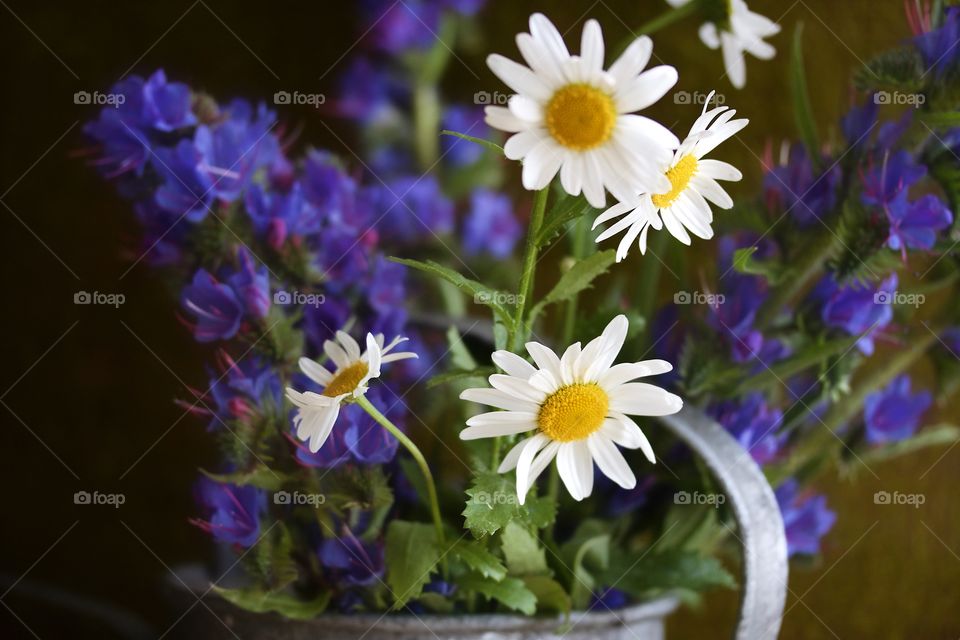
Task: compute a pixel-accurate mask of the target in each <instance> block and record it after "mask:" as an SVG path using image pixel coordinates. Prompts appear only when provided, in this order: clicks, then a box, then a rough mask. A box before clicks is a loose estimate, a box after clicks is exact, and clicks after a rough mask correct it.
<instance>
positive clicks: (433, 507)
mask: <svg viewBox="0 0 960 640" xmlns="http://www.w3.org/2000/svg"><path fill="white" fill-rule="evenodd" d="M357 404H359V405H360V406H361V407H363V410H364V411H366V412H367V413H369V414H370V417H372V418H373V419H374V420H376V421H377V422H378V423H380V426H382V427H383V428H384V429H386V430H387V431H389V432H390V433H391V434H392V435H393V437H394V438H396V439H397V440H399V441H400V444H402V445H403V446H404V448H405V449H406V450H407V451H409V452H410V455H411V456H413V459H414V460H415V461H416V463H417V466H419V467H420V472H421V473H423V479H424V482H425V483H426V485H427V497H428V498H429V500H430V515H431V516H433V526H434V528H436V530H437V544H438V545H439V546H440V549H441V550H445V549H446V543H445V541H444V536H443V520H442V519H441V517H440V501H439V500H438V499H437V486H436V484H434V482H433V474H432V473H430V466H429V465H428V464H427V460H426V459H425V458H424V457H423V454H422V453H421V452H420V449H419V448H417V445H415V444H414V443H413V440H411V439H410V438H408V437H407V434H405V433H404V432H403V431H400V429H399V428H397V426H396V425H395V424H393V423H392V422H390V420H389V418H387V417H386V416H385V415H383V414H382V413H380V410H379V409H377V408H376V407H375V406H373V405H372V404H371V403H370V401H369V400H367V398H366V396H358V397H357ZM441 564H442V566H443V574H444V577H446V574H447V564H446V561H445V560H441Z"/></svg>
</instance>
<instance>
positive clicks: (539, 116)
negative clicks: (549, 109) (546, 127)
mask: <svg viewBox="0 0 960 640" xmlns="http://www.w3.org/2000/svg"><path fill="white" fill-rule="evenodd" d="M507 108H509V109H510V111H511V112H512V113H513V114H514V115H515V116H517V117H518V118H520V119H521V120H523V121H524V122H530V123H539V122H540V121H541V120H543V107H542V106H541V104H540V103H539V102H537V101H536V100H534V99H532V98H529V97H527V96H523V95H514V96H510V100H509V101H508V103H507Z"/></svg>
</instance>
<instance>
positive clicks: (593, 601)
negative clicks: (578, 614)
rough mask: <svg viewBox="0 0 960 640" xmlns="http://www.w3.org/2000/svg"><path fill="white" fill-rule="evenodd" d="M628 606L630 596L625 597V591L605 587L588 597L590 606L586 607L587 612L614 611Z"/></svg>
mask: <svg viewBox="0 0 960 640" xmlns="http://www.w3.org/2000/svg"><path fill="white" fill-rule="evenodd" d="M628 604H630V596H629V595H627V592H626V591H622V590H620V589H617V588H616V587H606V588H604V589H602V590H601V591H599V592H594V593H592V594H591V595H590V605H589V606H588V607H587V611H593V610H595V609H596V610H599V611H607V610H611V611H616V610H617V609H623V608H624V607H625V606H627V605H628Z"/></svg>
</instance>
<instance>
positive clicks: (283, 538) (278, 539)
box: [253, 522, 298, 591]
mask: <svg viewBox="0 0 960 640" xmlns="http://www.w3.org/2000/svg"><path fill="white" fill-rule="evenodd" d="M292 551H293V539H292V537H291V536H290V531H289V529H287V527H286V526H285V525H284V524H283V523H282V522H278V523H277V524H275V525H274V526H273V527H271V528H270V530H269V532H268V534H267V535H265V536H263V537H262V538H261V539H260V541H259V542H258V543H257V546H256V547H255V548H254V550H253V560H254V562H255V563H256V566H257V575H258V577H259V579H260V582H262V583H264V584H266V585H267V586H269V588H270V590H271V591H279V590H280V589H283V588H284V587H287V586H288V585H290V584H292V583H293V582H294V581H295V580H296V579H297V576H298V571H297V564H296V562H294V560H293V555H292Z"/></svg>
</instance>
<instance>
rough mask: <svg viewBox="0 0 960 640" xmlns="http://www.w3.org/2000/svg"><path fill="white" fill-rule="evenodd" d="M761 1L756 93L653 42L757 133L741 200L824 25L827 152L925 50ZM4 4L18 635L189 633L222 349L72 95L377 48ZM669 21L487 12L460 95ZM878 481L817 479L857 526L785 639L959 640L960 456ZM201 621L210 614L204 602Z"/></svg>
mask: <svg viewBox="0 0 960 640" xmlns="http://www.w3.org/2000/svg"><path fill="white" fill-rule="evenodd" d="M750 4H751V8H753V9H754V10H756V11H758V12H760V13H763V14H764V15H767V16H769V17H771V18H772V19H774V20H776V21H777V22H779V23H780V24H781V25H782V27H783V31H782V32H781V34H780V35H778V36H776V37H774V38H773V44H774V45H775V46H776V47H777V49H778V57H777V58H776V59H775V60H774V61H773V62H769V63H763V62H759V61H756V60H753V59H750V61H749V62H748V83H747V87H746V89H745V90H743V91H740V92H737V91H736V90H734V89H733V88H732V87H731V86H730V85H729V83H728V82H727V81H726V80H725V79H721V77H722V74H723V69H722V63H721V59H720V56H719V54H717V53H714V52H712V51H709V50H708V49H706V48H705V47H704V46H703V45H702V44H701V43H700V41H699V39H697V37H696V28H697V26H698V25H697V24H696V23H695V22H694V21H691V20H687V21H683V22H680V23H678V24H675V25H673V26H671V27H669V28H667V29H664V30H663V31H661V32H659V33H657V34H656V35H655V36H654V42H655V53H656V55H657V56H658V57H659V58H660V59H662V60H663V61H666V62H668V63H670V64H673V65H675V66H677V67H678V69H679V71H680V83H679V85H678V86H677V89H678V90H686V91H690V92H694V91H702V92H706V91H709V90H710V89H712V88H716V89H718V90H719V91H720V92H721V93H724V94H725V95H726V97H727V104H730V105H732V106H734V107H736V108H738V109H739V110H740V112H741V113H742V114H744V115H745V116H747V117H749V118H750V119H751V121H752V122H751V125H750V127H748V128H747V129H746V130H745V131H744V133H743V134H741V135H740V136H739V137H740V140H741V141H742V143H743V144H739V145H738V144H736V143H731V144H728V145H726V146H725V148H724V150H723V154H722V155H723V156H724V158H723V159H725V160H728V161H730V162H732V163H734V164H735V165H737V166H738V167H742V168H743V169H744V174H745V176H746V179H745V181H744V183H743V184H741V185H739V186H738V187H737V188H736V189H734V190H733V193H734V196H735V197H736V194H737V193H742V194H745V193H749V192H750V190H751V189H755V188H756V187H757V185H758V183H759V176H760V164H759V157H761V156H762V154H763V150H764V148H765V146H766V145H768V144H771V143H772V144H774V145H776V146H779V143H780V142H781V141H782V140H783V139H785V138H789V137H792V136H794V134H795V129H794V125H793V119H792V113H791V106H790V101H789V99H788V79H787V77H786V70H787V55H786V52H787V51H788V47H789V43H790V38H791V34H792V32H793V29H794V27H795V25H796V24H797V23H798V22H803V23H804V25H805V31H804V38H805V48H806V53H807V69H808V80H809V83H810V87H811V94H812V100H813V107H814V110H815V112H816V114H817V119H818V124H819V126H820V129H821V131H822V132H824V137H827V136H828V135H830V134H831V133H835V132H836V130H837V120H838V118H839V116H840V115H841V114H842V113H843V112H844V111H845V110H846V109H847V107H848V106H849V105H850V104H851V101H852V94H851V93H850V89H849V82H848V81H849V78H850V77H851V75H852V73H853V72H855V71H856V69H857V68H858V67H860V66H861V65H862V64H863V63H864V61H866V60H867V59H868V58H869V57H870V56H871V55H872V54H873V53H875V52H877V51H880V50H882V49H884V48H886V47H889V46H891V45H894V44H896V43H898V42H900V41H902V40H904V39H905V38H907V37H909V35H910V34H909V29H908V27H907V24H906V22H905V20H904V17H903V15H904V14H903V3H902V2H901V1H900V0H844V1H843V2H837V1H836V0H797V1H796V2H791V1H790V0H779V1H774V0H767V1H763V0H754V1H753V2H751V3H750ZM0 5H2V8H0V24H2V25H3V27H4V29H3V37H2V38H0V54H2V55H0V60H2V64H3V66H4V78H5V80H6V82H5V92H6V95H7V98H6V99H5V100H3V101H2V102H0V110H2V114H0V115H2V117H0V127H2V140H3V143H2V149H3V150H2V159H0V204H2V205H3V206H2V210H0V220H2V224H3V233H2V234H0V243H2V253H3V255H4V258H5V260H6V264H5V267H4V269H3V272H2V287H3V291H5V292H6V299H7V301H8V303H7V312H6V313H5V314H4V315H3V320H4V322H5V323H6V327H5V331H4V333H3V335H4V337H5V340H4V348H3V353H4V358H3V360H4V367H3V373H2V379H0V393H2V395H0V401H2V404H3V407H0V416H2V421H3V429H2V438H3V449H2V450H3V451H4V452H5V460H4V465H3V466H4V472H5V476H6V477H5V482H4V483H3V486H4V491H5V494H6V496H5V500H4V504H3V506H4V509H3V512H4V522H5V525H4V526H3V527H2V528H0V548H2V549H3V550H4V552H3V554H2V561H0V580H2V582H0V591H2V592H3V595H2V597H0V603H2V604H3V605H4V608H3V609H0V636H2V637H4V638H28V637H37V638H42V639H44V640H46V638H53V637H65V636H66V635H67V634H68V633H69V634H70V636H71V637H110V636H109V634H108V632H107V631H106V630H104V627H103V626H102V625H97V624H94V623H92V622H90V620H89V619H88V618H86V617H84V616H82V615H78V614H76V615H75V614H72V613H70V612H69V611H68V610H69V609H70V608H71V607H73V606H80V607H87V606H88V605H89V604H90V603H94V604H98V605H103V606H108V607H110V608H111V610H113V609H112V608H116V611H129V612H133V613H135V614H136V615H137V616H139V617H140V618H142V619H143V620H144V621H146V622H147V623H148V624H149V625H151V626H152V627H154V628H155V629H156V630H157V635H158V636H159V635H160V634H161V633H164V631H169V636H171V637H176V636H177V630H176V627H177V624H178V620H179V619H180V618H181V616H183V615H185V614H184V610H185V609H186V608H187V607H188V606H189V605H190V601H187V602H186V604H184V603H182V602H181V603H172V602H171V599H170V598H169V597H168V594H167V590H166V589H165V588H164V584H165V583H166V582H167V581H169V567H171V566H174V565H177V564H180V563H184V562H189V561H198V560H202V559H203V558H205V557H207V556H209V554H210V553H211V548H210V543H209V540H208V538H207V537H206V536H205V535H204V534H203V533H202V532H200V531H199V530H197V529H195V528H194V527H192V526H191V525H190V524H189V523H188V522H187V519H188V517H190V516H191V515H193V514H194V507H193V502H192V497H191V486H192V483H193V481H194V479H195V477H196V470H197V468H198V467H200V466H203V465H206V464H208V463H210V461H211V460H212V459H213V457H214V453H215V452H214V451H213V446H212V441H211V439H210V438H208V436H207V434H206V433H205V430H204V425H203V424H202V423H201V421H200V420H198V419H195V418H193V417H190V416H187V417H182V414H183V411H182V409H180V408H179V407H177V406H175V405H174V403H173V399H175V398H183V397H185V396H186V393H187V392H186V389H185V386H186V385H189V384H198V383H200V382H201V381H202V380H204V379H205V375H204V372H203V365H202V362H203V358H204V355H205V354H204V353H203V350H202V348H201V347H199V346H198V345H197V344H196V343H195V342H194V341H193V339H192V338H191V337H190V335H189V334H188V332H187V331H186V329H185V328H184V327H183V326H182V325H181V323H180V322H178V320H177V316H176V304H175V300H174V299H173V297H172V296H171V295H170V293H169V292H168V290H167V288H166V287H165V286H164V285H163V283H162V282H161V280H160V278H159V277H158V276H157V274H156V273H155V272H153V271H151V270H150V269H149V268H148V267H147V266H146V265H144V264H138V265H135V266H134V267H133V268H130V266H131V263H132V256H130V255H125V254H124V251H123V250H124V248H125V247H129V246H131V244H132V242H131V240H132V239H133V238H134V237H135V236H136V234H137V227H136V224H135V221H134V218H133V216H132V214H131V213H132V212H131V211H130V209H129V206H128V204H127V203H126V202H125V201H123V200H121V199H120V198H119V197H118V196H117V195H116V194H115V192H114V188H113V186H112V185H110V184H108V183H106V182H105V181H103V180H101V179H100V178H99V177H98V176H97V175H96V174H95V172H94V171H93V170H92V169H91V168H90V167H89V166H86V164H85V163H84V161H83V158H81V157H78V155H79V154H81V153H82V152H83V150H84V149H85V147H86V146H87V145H88V143H87V142H86V141H85V140H84V139H83V136H82V135H81V127H82V123H83V122H85V121H86V120H88V119H90V118H92V117H94V116H95V113H96V107H95V106H92V105H77V104H75V103H74V100H73V96H74V93H75V92H77V91H89V92H93V91H97V90H100V91H105V90H106V89H108V88H109V87H110V85H111V84H113V82H115V81H116V80H117V79H118V78H120V77H122V76H124V75H126V74H128V73H134V72H135V73H139V74H141V75H145V74H149V73H150V72H152V71H153V70H155V69H157V68H164V69H165V70H166V72H167V74H168V76H169V77H170V78H171V79H175V80H178V81H183V82H186V83H188V84H190V85H191V86H193V87H196V88H199V89H202V90H205V91H208V92H209V93H211V94H213V95H215V96H217V97H218V98H223V99H226V98H229V97H232V96H244V97H248V98H252V99H266V100H269V99H270V98H271V96H272V95H273V94H274V93H275V92H277V91H281V90H289V91H292V90H300V91H319V92H324V93H327V94H328V95H331V94H332V93H333V92H335V91H336V86H335V82H336V78H337V74H338V71H340V67H339V65H343V64H344V58H345V56H347V55H349V53H350V51H351V50H352V49H353V48H354V47H362V46H363V44H362V41H358V37H359V34H360V33H361V27H360V25H359V23H358V22H357V19H356V17H355V16H354V14H353V11H352V7H351V3H340V2H337V3H334V2H291V1H284V0H281V1H279V2H272V3H254V2H240V1H233V2H224V1H222V0H196V1H195V2H190V1H183V2H181V1H170V2H163V3H133V2H131V3H117V2H106V1H100V2H94V1H85V2H55V1H51V2H44V3H37V2H27V1H26V0H2V1H0ZM666 7H667V5H666V3H665V2H661V1H660V0H646V1H643V2H641V1H639V0H633V1H632V2H621V1H617V0H597V1H596V2H591V1H590V0H577V1H575V2H571V1H569V0H565V1H560V0H556V1H543V2H515V1H513V2H511V1H507V0H490V1H489V2H488V4H487V6H486V8H485V9H484V10H483V11H482V12H481V13H480V15H479V16H478V18H477V19H478V21H479V22H480V25H479V26H480V28H481V31H482V32H483V33H484V34H485V37H486V41H485V42H484V43H483V44H482V46H478V47H476V50H475V51H473V52H469V51H468V52H459V51H458V54H457V55H458V59H457V60H456V61H455V62H453V63H452V64H453V69H452V72H451V73H450V74H449V79H450V80H451V83H450V85H449V86H448V91H449V94H450V95H452V96H457V97H459V98H461V99H463V100H465V101H469V100H470V97H471V96H472V94H473V93H475V92H476V91H478V90H489V91H493V90H497V89H498V88H500V87H499V83H498V82H497V81H496V80H495V79H494V78H493V76H492V74H490V73H489V71H487V69H486V67H485V65H484V64H483V59H484V57H485V55H486V53H487V52H490V51H498V52H502V53H504V54H506V55H508V56H515V53H516V49H515V45H514V44H513V36H514V34H515V33H517V32H519V31H521V30H524V29H525V28H526V19H527V17H528V15H529V14H530V13H531V12H532V11H535V10H540V11H544V12H546V13H547V14H548V15H549V16H550V17H551V18H552V19H553V20H554V22H555V23H556V24H557V25H558V27H559V28H560V29H561V30H566V29H570V30H572V31H574V33H576V34H578V33H579V31H580V27H581V25H582V23H583V21H584V20H585V19H586V18H588V17H593V18H596V19H597V20H599V21H600V23H601V24H602V25H603V28H604V32H605V35H606V36H607V39H608V42H619V41H621V39H623V38H626V37H627V36H628V35H629V30H630V29H631V28H636V27H638V26H639V25H641V24H643V23H644V22H646V21H647V20H649V19H651V18H653V17H654V16H656V15H658V14H659V13H660V12H661V11H663V10H664V9H665V8H666ZM572 37H576V36H572ZM571 42H572V40H571ZM458 65H461V66H462V67H464V68H461V69H460V71H462V73H461V72H458V69H457V68H456V67H457V66H458ZM467 69H470V70H472V73H467ZM474 74H475V75H476V76H479V78H480V79H481V80H480V83H481V85H482V86H478V83H477V81H476V79H475V77H474ZM654 116H655V117H657V118H658V119H659V120H660V121H662V122H664V123H665V124H667V125H668V126H669V125H672V124H675V123H674V122H673V121H674V120H675V119H676V109H675V105H673V104H671V103H670V101H669V100H667V99H665V100H663V101H661V103H660V104H658V105H657V107H656V109H655V110H654ZM684 116H686V113H685V112H684ZM324 117H325V116H323V115H322V114H321V113H319V112H318V111H316V110H314V109H312V108H310V107H309V106H285V107H282V108H281V109H280V118H281V120H283V121H285V122H286V123H288V125H289V128H290V129H299V131H300V133H299V137H298V142H297V145H299V146H307V145H311V146H316V147H322V148H328V149H331V150H332V151H334V152H335V153H339V154H341V155H342V156H343V157H345V158H348V159H350V152H349V149H348V147H349V146H350V145H351V142H352V140H354V139H355V135H354V132H352V131H350V129H349V127H346V126H345V125H344V126H341V123H339V122H338V121H336V120H335V119H327V120H324ZM324 123H326V124H324ZM327 126H329V127H330V128H332V129H334V130H335V131H337V136H336V137H334V136H332V135H331V133H330V130H329V129H328V128H327ZM685 126H686V125H685V124H680V125H679V129H683V128H684V127H685ZM721 215H722V214H721ZM628 265H629V263H628ZM626 268H629V267H626ZM80 290H85V291H101V292H116V293H122V294H124V295H125V297H126V302H125V304H123V305H122V306H120V307H119V308H116V309H115V308H113V307H107V306H97V305H93V306H76V305H74V304H73V296H74V294H75V293H76V292H77V291H80ZM661 294H663V295H664V296H669V295H670V292H669V291H662V292H661ZM922 374H923V372H920V375H922ZM941 412H942V416H940V417H943V418H946V417H947V415H948V413H950V412H949V411H946V410H944V409H943V408H941ZM954 413H955V412H954ZM931 421H933V418H931ZM874 470H875V471H876V475H877V477H874V476H872V475H870V474H868V473H862V474H860V475H858V476H857V477H855V478H846V477H835V478H829V479H827V480H826V481H825V482H823V483H821V485H820V487H819V489H821V490H823V491H824V492H825V493H826V494H827V495H828V499H829V502H830V505H831V507H832V508H833V509H834V510H835V511H836V512H837V513H838V516H839V517H838V524H837V526H836V527H835V528H834V530H833V531H832V532H831V533H830V535H828V536H827V538H826V539H825V543H824V550H825V552H824V554H823V556H822V557H821V558H819V559H818V560H817V561H816V563H815V564H810V565H803V564H797V563H794V565H793V567H792V576H791V583H790V591H791V593H790V596H789V598H788V603H787V607H788V608H787V614H786V618H785V622H784V629H783V633H782V637H784V638H811V637H816V638H821V637H822V638H829V637H836V638H862V637H870V638H878V639H879V638H957V637H958V636H960V611H958V609H957V585H958V584H960V517H958V516H957V511H956V509H955V505H956V498H955V487H956V486H957V481H958V479H960V447H957V448H955V449H951V450H944V449H927V450H924V451H922V452H921V453H919V454H917V455H913V456H910V457H906V458H902V459H900V460H896V461H893V462H889V463H884V464H882V465H876V466H874ZM83 490H88V491H93V490H99V491H101V492H118V493H122V494H123V495H124V496H125V498H126V501H125V504H123V505H121V506H119V507H118V508H113V507H109V506H102V507H91V506H84V505H75V504H74V502H73V494H74V493H75V492H77V491H83ZM881 490H885V491H894V490H896V491H900V492H902V493H920V494H923V495H924V496H925V497H926V501H925V503H924V504H923V505H922V506H920V507H918V508H916V509H914V508H911V507H905V506H901V507H892V506H884V505H876V504H874V500H873V494H874V492H876V491H881ZM78 598H83V599H86V600H89V602H86V601H84V602H80V601H79V600H78ZM52 600H55V601H57V602H59V603H61V604H60V606H57V607H54V606H52V605H51V601H52ZM736 607H737V594H736V593H716V594H712V595H711V596H709V597H708V598H707V600H706V604H705V606H704V607H703V608H701V609H699V610H697V611H690V610H685V611H681V612H680V613H678V614H677V615H675V616H674V618H673V619H672V620H671V628H670V637H674V638H690V637H722V636H725V635H727V632H726V630H727V629H732V627H733V621H734V619H735V615H736ZM187 615H201V616H203V615H210V614H209V613H207V612H206V611H205V610H204V608H203V606H201V605H194V607H193V608H192V609H191V611H190V613H189V614H187ZM171 629H172V630H171ZM721 630H722V631H721Z"/></svg>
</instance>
